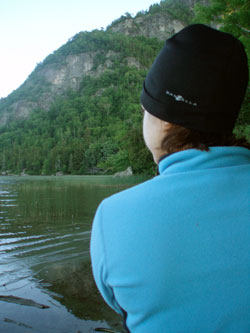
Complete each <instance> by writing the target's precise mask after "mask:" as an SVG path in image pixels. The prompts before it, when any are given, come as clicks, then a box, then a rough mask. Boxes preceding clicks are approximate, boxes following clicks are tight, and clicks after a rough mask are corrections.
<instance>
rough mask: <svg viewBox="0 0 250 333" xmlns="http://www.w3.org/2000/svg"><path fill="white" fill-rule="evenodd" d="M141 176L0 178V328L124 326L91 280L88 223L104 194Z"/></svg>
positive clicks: (72, 329) (66, 329)
mask: <svg viewBox="0 0 250 333" xmlns="http://www.w3.org/2000/svg"><path fill="white" fill-rule="evenodd" d="M140 181H142V179H140V178H135V177H132V178H130V179H129V180H128V179H127V180H126V179H118V180H117V179H114V178H112V177H108V176H104V177H101V176H96V177H93V176H90V177H87V176H86V177H84V176H76V177H0V332H3V333H4V332H6V333H15V332H29V331H30V332H32V330H33V331H35V332H94V328H96V327H111V328H114V329H117V330H119V331H122V328H121V318H120V317H119V316H117V315H116V314H115V313H114V312H113V311H112V310H110V309H109V308H108V307H107V306H106V304H105V303H104V301H103V300H102V298H101V297H100V295H99V293H98V291H97V289H96V287H95V284H94V281H93V277H92V272H91V265H90V256H89V241H90V230H91V224H92V220H93V217H94V214H95V211H96V208H97V206H98V204H99V203H100V202H101V200H102V199H104V198H105V197H107V196H109V195H111V194H113V193H116V192H118V191H120V190H122V189H125V188H126V187H129V186H131V185H133V184H135V183H138V182H140ZM23 299H24V300H23ZM29 300H31V301H33V302H35V303H31V302H29ZM20 303H22V304H20ZM23 303H24V304H23ZM41 305H44V306H45V308H42V307H41Z"/></svg>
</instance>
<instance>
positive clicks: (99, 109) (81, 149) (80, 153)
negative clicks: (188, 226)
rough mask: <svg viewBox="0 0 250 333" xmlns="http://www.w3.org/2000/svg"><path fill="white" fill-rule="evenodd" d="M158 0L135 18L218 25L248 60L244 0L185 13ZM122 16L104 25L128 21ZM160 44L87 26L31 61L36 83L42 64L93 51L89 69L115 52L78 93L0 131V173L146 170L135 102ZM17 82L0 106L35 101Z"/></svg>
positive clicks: (240, 128)
mask: <svg viewBox="0 0 250 333" xmlns="http://www.w3.org/2000/svg"><path fill="white" fill-rule="evenodd" d="M173 4H174V1H171V0H165V1H161V3H160V4H156V5H152V6H151V7H150V8H149V10H148V11H146V12H139V13H137V16H136V17H138V16H144V15H145V16H146V15H154V14H155V13H159V12H161V11H168V13H170V14H171V15H172V16H173V18H179V19H180V20H181V21H182V22H185V24H188V23H191V22H201V23H206V24H212V23H213V24H215V23H219V24H220V29H221V30H223V31H227V32H230V33H232V34H234V35H235V36H236V37H238V38H239V39H240V40H241V41H242V42H243V43H244V45H245V47H246V50H247V53H248V58H249V59H250V40H249V39H250V38H249V32H250V27H249V22H250V14H249V2H248V1H245V0H244V1H243V0H231V1H225V0H222V1H218V0H214V1H212V0H211V1H210V6H206V7H204V6H202V5H201V4H199V3H198V4H197V5H196V6H195V9H194V10H193V11H191V12H190V11H188V8H187V7H186V6H185V5H184V4H183V3H182V2H178V1H177V2H176V5H175V6H174V5H173ZM130 17H131V15H130V14H129V13H126V14H125V15H124V16H122V17H121V18H120V19H118V20H116V21H114V22H113V23H112V24H111V26H112V25H116V24H118V23H119V22H121V21H123V20H126V19H128V18H130ZM162 45H163V42H162V41H159V40H157V39H153V38H151V39H150V38H146V37H143V36H137V37H129V36H125V35H122V34H119V33H114V32H112V31H111V30H110V29H109V28H107V30H106V31H103V30H94V31H92V32H80V33H78V34H77V35H75V36H74V37H73V38H72V39H71V40H69V41H68V43H66V44H65V45H63V46H62V47H61V48H59V49H58V50H57V51H55V52H54V53H53V54H51V55H49V56H48V57H47V58H46V59H45V60H44V62H43V63H41V64H38V66H37V68H36V69H35V70H34V72H32V73H31V75H30V78H32V79H33V81H36V80H37V81H39V80H41V78H40V77H39V71H40V70H41V69H42V68H43V67H44V66H46V65H47V64H54V65H55V66H61V65H63V61H64V59H65V56H67V55H69V54H79V53H82V52H86V51H87V52H95V54H96V55H95V58H94V67H95V68H97V67H98V65H100V64H103V63H104V61H105V59H106V58H105V54H106V53H107V52H108V51H109V50H112V51H114V52H116V53H115V55H114V56H113V58H112V59H111V60H112V65H111V66H110V67H109V68H107V69H106V70H105V71H103V73H102V74H101V75H99V76H98V77H97V76H96V77H95V76H84V77H83V79H82V82H81V85H80V88H79V90H77V91H72V90H69V91H67V92H66V93H64V94H63V95H61V96H58V97H57V98H56V100H55V101H54V102H53V103H52V104H51V106H50V108H49V110H48V111H45V110H43V109H40V108H37V109H34V110H33V112H32V113H31V114H30V116H29V117H28V119H21V120H15V119H14V120H12V121H9V122H8V123H7V124H6V125H5V126H3V127H1V128H0V171H2V172H6V171H8V173H14V174H20V173H21V172H22V171H23V170H25V173H28V174H46V175H50V174H55V173H56V172H62V173H64V174H102V173H104V174H112V173H114V172H117V171H121V170H124V169H126V168H127V167H128V166H131V167H132V169H133V172H134V173H137V174H153V173H154V172H155V165H154V163H153V161H152V158H151V155H150V153H149V152H148V151H147V150H146V148H145V146H144V142H143V138H142V128H141V122H142V115H141V112H140V110H141V107H140V103H139V96H140V92H141V87H142V83H143V81H144V79H145V76H146V73H147V71H148V68H149V67H150V66H151V64H152V62H153V60H154V58H155V56H156V54H157V53H158V52H159V50H160V49H161V48H162ZM127 57H134V58H135V59H136V60H137V61H138V63H140V64H141V69H138V68H137V67H136V66H128V64H127V61H126V58H127ZM49 89H50V87H49V86H46V85H43V82H41V84H40V88H39V89H37V88H36V89H33V90H32V89H30V88H29V89H28V88H26V87H25V85H24V86H23V87H21V88H19V89H18V90H16V91H14V92H13V93H12V94H11V95H10V96H9V97H8V98H6V99H4V100H1V105H0V112H1V108H2V109H3V108H8V105H9V104H10V103H13V102H14V101H18V99H20V98H24V97H26V98H27V99H29V100H30V101H32V100H34V101H35V100H36V98H37V96H38V95H39V93H41V91H46V90H49ZM249 109H250V91H249V89H248V92H247V96H246V99H245V103H244V105H243V108H242V111H241V114H240V117H239V119H238V122H237V125H236V127H235V133H236V135H237V136H245V137H247V139H248V140H250V115H249V113H250V112H249Z"/></svg>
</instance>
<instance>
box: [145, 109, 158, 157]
mask: <svg viewBox="0 0 250 333" xmlns="http://www.w3.org/2000/svg"><path fill="white" fill-rule="evenodd" d="M158 136H159V129H158V128H157V126H155V124H154V122H153V121H152V120H151V119H150V117H147V116H144V118H143V137H144V141H145V143H146V146H147V147H148V149H149V150H150V151H152V149H155V148H157V147H158V146H159V138H158Z"/></svg>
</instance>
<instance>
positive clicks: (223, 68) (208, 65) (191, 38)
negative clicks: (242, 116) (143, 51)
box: [141, 24, 248, 133]
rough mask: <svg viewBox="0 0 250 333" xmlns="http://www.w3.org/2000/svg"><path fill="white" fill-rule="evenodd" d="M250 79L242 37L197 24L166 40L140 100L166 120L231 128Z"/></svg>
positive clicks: (213, 128) (209, 128)
mask: <svg viewBox="0 0 250 333" xmlns="http://www.w3.org/2000/svg"><path fill="white" fill-rule="evenodd" d="M247 84H248V64H247V56H246V53H245V50H244V47H243V45H242V43H241V42H240V41H239V40H238V39H237V38H235V37H233V36H232V35H230V34H228V33H224V32H221V31H218V30H215V29H212V28H210V27H208V26H205V25H203V24H193V25H190V26H188V27H186V28H184V29H183V30H181V31H180V32H178V33H177V34H175V35H174V36H173V37H171V38H169V39H168V40H167V41H166V43H165V45H164V47H163V49H162V50H161V52H160V53H159V55H158V57H157V58H156V59H155V61H154V63H153V65H152V67H151V69H150V71H149V73H148V75H147V77H146V80H145V82H144V85H143V91H142V94H141V104H142V105H143V106H144V108H145V109H146V110H147V111H148V112H149V113H151V114H152V115H154V116H155V117H157V118H160V119H161V120H164V121H167V122H170V123H173V124H177V125H181V126H183V127H186V128H190V129H194V130H199V131H201V132H214V133H216V132H220V133H222V132H224V133H228V132H232V130H233V127H234V124H235V122H236V119H237V116H238V113H239V111H240V107H241V104H242V102H243V99H244V95H245V92H246V88H247Z"/></svg>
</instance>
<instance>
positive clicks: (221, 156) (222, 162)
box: [158, 147, 250, 175]
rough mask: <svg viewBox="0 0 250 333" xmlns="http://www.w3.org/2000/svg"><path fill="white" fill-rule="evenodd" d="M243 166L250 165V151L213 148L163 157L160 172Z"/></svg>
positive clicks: (233, 148)
mask: <svg viewBox="0 0 250 333" xmlns="http://www.w3.org/2000/svg"><path fill="white" fill-rule="evenodd" d="M241 164H249V165H250V150H248V149H246V148H243V147H211V148H210V149H209V151H208V152H207V151H201V150H198V149H188V150H184V151H180V152H177V153H173V154H168V155H166V156H163V157H162V158H161V159H160V161H159V164H158V170H159V174H160V175H163V174H170V173H180V172H190V171H196V170H203V169H211V168H221V167H228V166H236V165H241Z"/></svg>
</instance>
